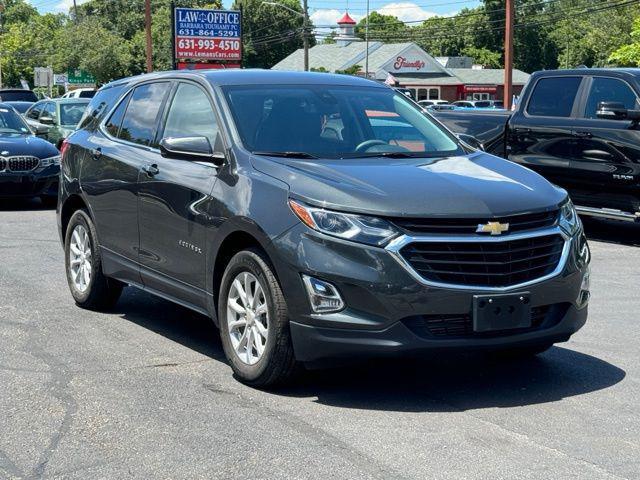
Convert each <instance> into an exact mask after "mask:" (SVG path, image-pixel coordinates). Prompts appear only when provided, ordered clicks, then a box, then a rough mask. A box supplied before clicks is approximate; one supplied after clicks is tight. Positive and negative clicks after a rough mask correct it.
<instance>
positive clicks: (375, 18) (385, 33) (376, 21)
mask: <svg viewBox="0 0 640 480" xmlns="http://www.w3.org/2000/svg"><path fill="white" fill-rule="evenodd" d="M366 25H367V17H364V18H362V19H361V20H360V21H359V22H358V24H357V25H356V28H355V34H356V36H358V37H360V38H362V39H364V38H365V34H366ZM406 28H407V27H405V25H404V23H402V22H401V21H400V20H398V19H397V18H396V17H394V16H393V15H382V14H380V13H378V12H371V13H370V14H369V38H371V39H373V38H380V39H382V40H385V39H386V38H394V37H396V38H397V37H400V36H401V35H402V34H403V32H404V31H405V30H406Z"/></svg>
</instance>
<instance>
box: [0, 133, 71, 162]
mask: <svg viewBox="0 0 640 480" xmlns="http://www.w3.org/2000/svg"><path fill="white" fill-rule="evenodd" d="M59 153H60V152H58V149H57V148H56V147H54V146H53V145H52V144H51V143H49V142H47V141H46V140H43V139H42V138H38V137H35V136H33V135H20V134H15V135H0V156H2V157H11V156H14V155H32V156H34V157H38V158H48V157H53V156H55V155H58V154H59Z"/></svg>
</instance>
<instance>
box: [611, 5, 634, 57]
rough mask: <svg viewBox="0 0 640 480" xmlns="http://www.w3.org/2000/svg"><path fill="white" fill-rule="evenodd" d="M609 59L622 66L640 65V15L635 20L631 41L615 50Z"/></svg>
mask: <svg viewBox="0 0 640 480" xmlns="http://www.w3.org/2000/svg"><path fill="white" fill-rule="evenodd" d="M609 61H610V62H612V63H614V64H615V65H617V66H621V67H640V17H637V18H636V19H635V20H634V22H633V30H632V31H631V42H630V43H628V44H627V45H623V46H621V47H620V48H618V49H617V50H615V51H614V52H613V53H612V54H611V55H610V56H609Z"/></svg>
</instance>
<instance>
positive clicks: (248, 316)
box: [218, 249, 297, 387]
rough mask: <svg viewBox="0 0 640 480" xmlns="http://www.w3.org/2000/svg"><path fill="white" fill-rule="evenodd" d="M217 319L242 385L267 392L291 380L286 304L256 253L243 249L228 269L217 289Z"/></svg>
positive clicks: (292, 367) (292, 364) (292, 369)
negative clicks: (263, 388) (262, 388)
mask: <svg viewBox="0 0 640 480" xmlns="http://www.w3.org/2000/svg"><path fill="white" fill-rule="evenodd" d="M247 292H248V293H249V294H248V295H247ZM218 319H219V322H220V337H221V340H222V346H223V347H224V353H225V355H226V357H227V360H228V361H229V364H230V365H231V368H232V369H233V372H234V374H235V375H236V377H237V378H238V379H239V380H240V381H241V382H243V383H246V384H248V385H252V386H254V387H267V386H274V385H277V384H282V383H285V382H286V381H287V380H289V379H290V378H291V377H292V375H293V374H294V372H295V370H296V367H297V363H296V361H295V358H294V354H293V345H292V343H291V335H290V332H289V317H288V313H287V304H286V302H285V299H284V295H283V294H282V290H281V289H280V285H279V283H278V280H277V279H276V277H275V275H274V273H273V271H272V269H271V267H270V266H269V263H268V261H267V259H266V257H265V256H264V254H263V253H262V252H261V251H259V250H257V249H247V250H243V251H241V252H239V253H237V254H236V255H235V256H234V257H233V258H232V259H231V261H230V262H229V264H228V265H227V267H226V269H225V272H224V275H223V277H222V282H221V286H220V295H219V300H218Z"/></svg>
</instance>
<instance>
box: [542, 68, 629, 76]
mask: <svg viewBox="0 0 640 480" xmlns="http://www.w3.org/2000/svg"><path fill="white" fill-rule="evenodd" d="M531 75H532V76H536V77H543V76H547V75H548V76H560V75H562V76H564V75H567V76H574V75H620V76H634V77H640V68H572V69H567V70H541V71H538V72H534V73H532V74H531Z"/></svg>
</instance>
